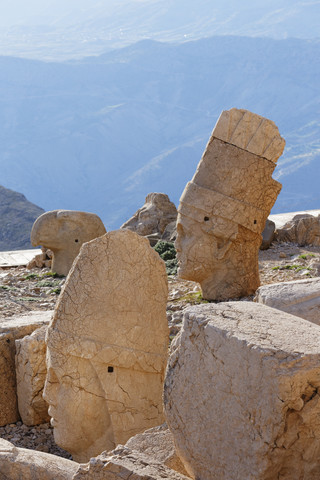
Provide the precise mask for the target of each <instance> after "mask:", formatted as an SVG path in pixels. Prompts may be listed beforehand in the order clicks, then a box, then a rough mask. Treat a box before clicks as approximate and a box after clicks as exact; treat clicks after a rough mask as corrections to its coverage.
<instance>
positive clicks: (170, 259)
mask: <svg viewBox="0 0 320 480" xmlns="http://www.w3.org/2000/svg"><path fill="white" fill-rule="evenodd" d="M153 248H154V249H155V251H156V252H157V253H158V254H159V255H160V257H161V258H162V260H164V262H165V264H166V270H167V274H168V275H175V274H176V273H177V270H178V261H177V259H176V254H177V252H176V249H175V248H174V244H173V243H171V242H165V241H164V240H159V241H158V242H157V243H156V245H155V246H154V247H153Z"/></svg>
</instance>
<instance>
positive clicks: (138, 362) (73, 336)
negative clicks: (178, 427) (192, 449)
mask: <svg viewBox="0 0 320 480" xmlns="http://www.w3.org/2000/svg"><path fill="white" fill-rule="evenodd" d="M167 296H168V284H167V275H166V270H165V265H164V262H163V261H162V260H161V259H160V257H159V255H158V254H157V253H156V252H155V251H154V250H153V249H152V248H151V247H150V245H149V242H148V240H147V239H144V238H142V237H140V236H139V235H137V234H135V233H133V232H130V231H129V230H119V231H115V232H110V233H108V234H106V235H104V236H102V237H100V238H97V239H96V240H93V241H91V242H88V243H86V244H85V245H83V247H82V249H81V252H80V254H79V256H78V257H77V259H76V261H75V263H74V265H73V268H72V271H71V272H70V275H69V277H68V279H67V281H66V284H65V287H64V289H63V290H62V292H61V295H60V298H59V300H58V303H57V306H56V309H55V313H54V316H53V319H52V323H51V324H50V326H49V329H48V334H47V368H48V374H47V380H46V385H45V391H44V397H45V399H46V401H47V402H48V403H49V415H50V416H51V417H52V425H53V426H54V437H55V440H56V442H57V444H58V445H60V446H61V447H63V448H64V449H65V450H67V451H68V452H70V453H72V455H73V457H74V459H76V460H77V461H86V460H88V459H89V458H90V457H91V456H95V455H97V454H99V453H101V452H102V451H103V450H111V449H112V448H114V447H115V446H116V445H117V444H118V443H122V444H124V443H125V442H126V441H127V440H128V439H129V438H130V437H131V436H132V435H135V434H136V433H140V432H142V431H144V430H146V429H147V428H151V427H153V426H155V425H158V424H160V423H161V422H162V421H163V412H162V388H163V379H164V371H165V366H166V360H167V348H168V324H167V318H166V303H167Z"/></svg>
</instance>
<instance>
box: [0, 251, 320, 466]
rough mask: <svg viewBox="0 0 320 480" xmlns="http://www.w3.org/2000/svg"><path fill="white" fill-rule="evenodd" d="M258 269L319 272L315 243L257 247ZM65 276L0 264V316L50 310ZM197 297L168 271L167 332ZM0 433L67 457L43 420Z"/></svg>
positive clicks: (287, 274) (275, 274)
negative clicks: (263, 248) (304, 245)
mask: <svg viewBox="0 0 320 480" xmlns="http://www.w3.org/2000/svg"><path fill="white" fill-rule="evenodd" d="M259 269H260V280H261V284H262V285H265V284H269V283H276V282H285V281H290V280H298V279H302V278H310V277H317V276H319V274H320V247H313V246H308V247H298V246H297V245H295V244H292V243H276V242H275V243H274V244H273V245H272V246H271V248H270V249H268V250H265V251H260V254H259ZM64 282H65V278H64V277H58V276H56V275H52V274H51V273H50V271H49V269H37V268H36V269H31V270H28V269H26V268H22V267H17V268H10V269H2V270H1V269H0V322H1V319H5V318H8V317H10V316H12V315H16V314H20V313H26V312H27V311H31V310H52V309H53V308H54V306H55V303H56V301H57V299H58V297H59V293H60V290H61V288H62V286H63V284H64ZM252 299H253V298H252V297H248V298H246V300H252ZM201 302H202V299H201V294H200V289H199V285H198V284H196V283H194V282H189V281H184V280H179V279H178V278H177V277H176V276H172V277H169V300H168V306H167V315H168V321H169V326H170V335H171V337H173V336H174V335H175V334H176V333H177V332H178V331H179V328H180V325H181V318H182V310H183V309H184V308H185V307H186V306H188V305H190V304H196V303H201ZM0 437H2V438H4V439H6V440H9V441H10V442H11V443H13V444H14V445H16V446H19V447H24V448H32V449H35V450H40V451H45V452H50V453H53V454H55V455H60V456H64V457H66V458H71V457H70V455H69V454H68V453H66V452H64V451H63V450H61V449H60V448H59V447H57V445H56V444H55V443H54V440H53V434H52V428H51V426H50V425H49V424H47V423H46V424H44V425H39V426H35V427H27V426H26V425H23V424H22V423H21V422H17V423H16V424H11V425H6V426H5V427H0Z"/></svg>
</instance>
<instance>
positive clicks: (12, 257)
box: [0, 248, 41, 268]
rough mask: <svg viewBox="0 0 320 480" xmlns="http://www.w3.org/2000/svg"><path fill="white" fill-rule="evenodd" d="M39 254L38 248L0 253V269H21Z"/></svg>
mask: <svg viewBox="0 0 320 480" xmlns="http://www.w3.org/2000/svg"><path fill="white" fill-rule="evenodd" d="M40 253H41V249H40V248H37V249H33V250H13V251H11V252H0V268H9V267H23V266H25V265H27V264H28V263H29V262H30V260H32V259H33V258H34V257H35V256H36V255H39V254H40Z"/></svg>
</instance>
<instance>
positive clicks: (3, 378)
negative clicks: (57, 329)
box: [0, 311, 52, 426]
mask: <svg viewBox="0 0 320 480" xmlns="http://www.w3.org/2000/svg"><path fill="white" fill-rule="evenodd" d="M51 315H52V312H50V311H49V312H40V311H39V312H30V313H28V314H25V315H19V316H15V317H12V318H10V319H8V320H4V321H1V323H0V385H1V388H0V426H3V425H7V424H8V423H14V422H17V421H18V420H19V419H20V415H19V412H18V400H17V386H16V370H15V353H16V349H15V340H17V339H19V338H23V337H24V336H26V335H29V334H30V333H32V332H33V331H34V330H35V329H36V328H39V327H41V326H42V325H45V324H48V323H49V320H50V318H51Z"/></svg>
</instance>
